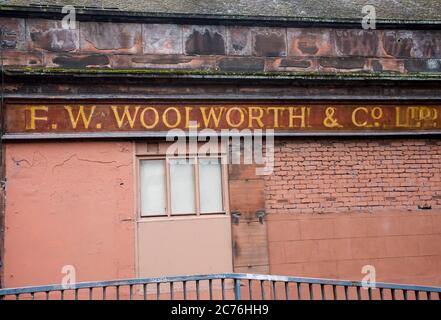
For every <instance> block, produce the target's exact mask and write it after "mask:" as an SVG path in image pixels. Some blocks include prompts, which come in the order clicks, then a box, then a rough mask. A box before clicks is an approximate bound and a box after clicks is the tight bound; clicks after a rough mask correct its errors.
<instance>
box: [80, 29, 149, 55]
mask: <svg viewBox="0 0 441 320" xmlns="http://www.w3.org/2000/svg"><path fill="white" fill-rule="evenodd" d="M80 29H81V32H80V38H81V51H82V52H101V53H107V52H110V51H112V52H118V53H141V51H142V46H141V42H142V37H141V25H140V24H134V23H108V22H82V23H81V25H80Z"/></svg>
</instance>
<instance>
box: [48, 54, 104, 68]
mask: <svg viewBox="0 0 441 320" xmlns="http://www.w3.org/2000/svg"><path fill="white" fill-rule="evenodd" d="M46 59H47V60H49V61H47V62H46V63H47V66H48V67H53V66H58V67H63V68H92V67H101V68H102V67H109V65H110V60H109V57H108V56H106V55H104V54H91V55H66V54H62V55H48V56H47V57H46Z"/></svg>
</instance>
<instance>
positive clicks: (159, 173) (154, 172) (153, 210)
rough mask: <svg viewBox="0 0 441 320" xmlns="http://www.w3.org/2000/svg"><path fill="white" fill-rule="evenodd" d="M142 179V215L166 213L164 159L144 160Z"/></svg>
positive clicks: (141, 172) (141, 168)
mask: <svg viewBox="0 0 441 320" xmlns="http://www.w3.org/2000/svg"><path fill="white" fill-rule="evenodd" d="M140 179H141V215H142V216H157V215H165V214H166V209H165V208H166V196H165V162H164V161H163V160H142V161H141V167H140Z"/></svg>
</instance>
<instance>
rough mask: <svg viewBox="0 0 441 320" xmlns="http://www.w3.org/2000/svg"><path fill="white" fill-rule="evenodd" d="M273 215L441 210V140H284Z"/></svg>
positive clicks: (270, 199)
mask: <svg viewBox="0 0 441 320" xmlns="http://www.w3.org/2000/svg"><path fill="white" fill-rule="evenodd" d="M274 160H275V168H274V174H273V175H271V176H267V178H266V187H265V197H266V209H267V211H268V213H333V212H354V211H358V212H374V211H376V210H381V209H406V210H419V209H423V208H425V209H430V208H432V209H436V208H438V209H439V208H441V141H439V140H437V139H433V140H430V139H427V140H412V139H400V140H398V139H397V140H396V139H390V140H381V139H376V140H281V141H280V140H279V141H276V145H275V159H274Z"/></svg>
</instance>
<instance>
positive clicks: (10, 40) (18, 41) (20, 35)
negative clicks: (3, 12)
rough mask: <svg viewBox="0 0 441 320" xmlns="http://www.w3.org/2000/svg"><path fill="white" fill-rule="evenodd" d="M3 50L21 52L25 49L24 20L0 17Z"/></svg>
mask: <svg viewBox="0 0 441 320" xmlns="http://www.w3.org/2000/svg"><path fill="white" fill-rule="evenodd" d="M0 29H1V31H2V34H3V39H2V41H3V43H4V47H3V48H4V49H17V50H22V49H25V48H26V28H25V20H24V19H17V18H4V17H0Z"/></svg>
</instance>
